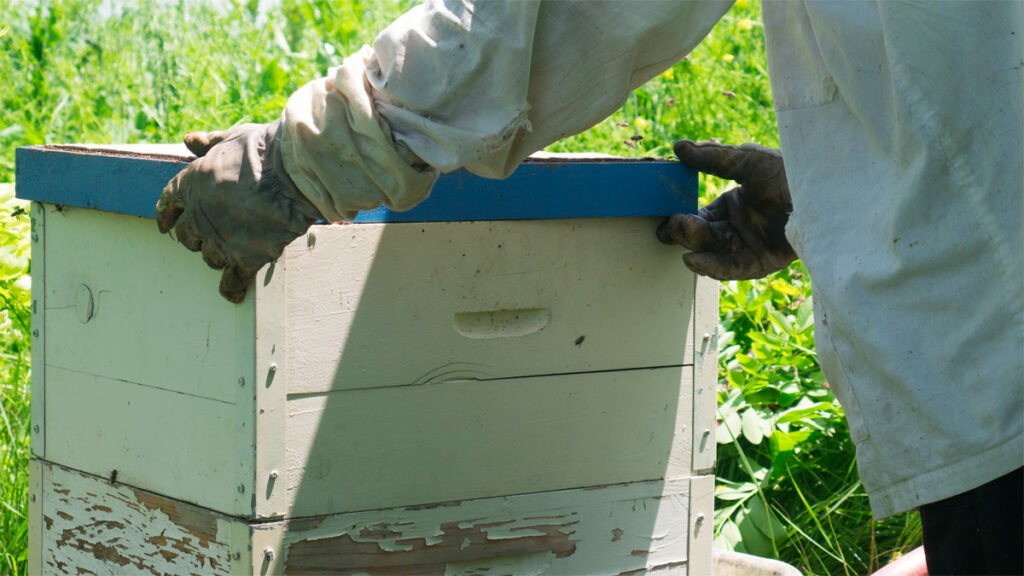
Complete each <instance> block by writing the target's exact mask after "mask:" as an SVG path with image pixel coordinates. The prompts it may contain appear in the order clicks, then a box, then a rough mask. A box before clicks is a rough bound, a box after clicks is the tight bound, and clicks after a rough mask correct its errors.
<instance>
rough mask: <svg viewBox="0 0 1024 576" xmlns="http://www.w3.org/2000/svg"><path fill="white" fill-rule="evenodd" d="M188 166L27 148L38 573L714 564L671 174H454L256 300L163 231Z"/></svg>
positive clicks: (288, 264) (333, 243)
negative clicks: (662, 234) (660, 231)
mask: <svg viewBox="0 0 1024 576" xmlns="http://www.w3.org/2000/svg"><path fill="white" fill-rule="evenodd" d="M186 160H187V154H186V153H184V148H178V147H172V148H169V149H168V148H166V147H161V148H157V147H152V148H145V147H144V148H132V149H124V148H121V149H112V148H88V149H84V148H69V147H49V148H28V149H21V150H19V151H18V165H17V166H18V174H17V184H18V194H19V196H21V197H23V198H28V199H31V200H33V201H34V203H33V208H32V218H33V227H32V240H33V263H32V275H33V278H32V281H33V303H32V306H33V323H34V325H33V338H34V339H33V384H32V386H33V388H32V398H33V404H32V419H33V428H32V430H33V432H32V451H33V454H34V456H35V459H34V460H33V462H32V465H31V484H32V488H31V518H30V532H31V537H30V549H31V553H30V556H31V558H30V572H31V573H33V574H44V573H45V574H65V573H76V572H79V571H82V573H96V574H120V573H140V574H150V573H152V574H165V573H166V574H242V573H253V574H261V575H262V574H280V573H287V574H384V575H391V574H452V575H456V574H466V575H468V574H484V573H487V574H506V573H508V574H557V575H573V574H580V575H596V574H644V573H648V572H657V573H658V574H661V573H670V574H696V575H705V574H708V573H709V572H710V563H711V528H712V526H711V524H712V490H713V484H714V482H713V476H712V469H713V466H714V450H715V442H714V437H713V429H714V417H715V393H714V384H715V382H714V380H715V357H714V350H715V338H714V333H715V327H716V325H717V286H716V285H715V284H714V283H713V282H709V281H706V280H703V279H698V278H696V277H695V276H694V275H692V274H691V273H690V272H689V271H687V270H686V269H685V267H684V266H683V265H682V262H681V259H680V253H679V250H678V249H677V248H673V247H666V246H662V245H660V244H658V242H657V241H656V240H655V238H654V230H655V228H656V226H657V224H658V222H660V220H661V217H662V216H663V215H666V214H669V213H672V212H678V211H692V210H693V208H694V204H695V194H696V186H695V179H694V176H693V174H691V173H688V172H686V171H685V170H684V169H683V168H682V167H681V166H680V165H679V164H678V163H674V162H626V161H607V160H606V161H572V162H568V161H554V160H550V159H549V160H543V161H533V162H528V163H526V164H524V165H523V166H522V167H520V169H519V170H518V171H517V172H516V173H515V174H514V175H513V176H512V177H511V178H509V179H508V180H505V181H494V180H484V179H480V178H476V177H472V176H470V175H468V174H464V173H456V174H452V175H448V176H445V177H443V178H442V179H441V181H440V182H439V183H438V185H437V186H436V187H435V190H434V192H433V194H432V196H431V198H430V199H429V200H428V201H426V202H425V203H424V204H422V205H421V206H420V207H418V208H417V209H415V210H413V211H410V212H406V213H393V212H389V211H387V210H384V209H381V210H377V211H373V212H367V213H364V214H363V215H361V216H360V219H359V220H357V222H356V223H351V224H346V225H324V226H314V227H313V228H312V229H311V230H310V231H309V233H308V234H307V235H305V236H303V237H301V238H299V239H297V240H296V241H295V242H294V243H293V244H292V245H291V246H289V247H288V248H287V250H286V251H285V254H284V255H283V256H282V258H281V259H280V260H279V261H278V262H277V263H276V264H274V265H270V266H268V267H266V268H265V269H264V270H263V271H262V272H261V273H260V274H259V276H258V278H257V281H256V285H255V288H254V289H252V290H250V292H249V294H248V296H247V297H246V300H245V301H244V302H243V303H241V304H238V305H234V304H230V303H228V302H226V301H224V300H222V299H221V298H220V296H219V295H218V294H217V283H218V273H217V272H215V271H213V270H210V269H208V268H206V266H205V265H204V264H203V263H202V261H201V259H200V258H199V256H198V255H196V254H193V253H190V252H188V251H186V250H185V249H184V248H182V247H181V246H180V245H178V244H177V243H176V242H175V241H174V240H172V239H170V238H169V237H167V236H162V235H160V234H159V233H158V232H157V230H156V225H155V223H154V222H153V220H152V217H151V214H152V211H153V206H154V204H155V202H156V198H157V196H158V194H159V191H160V189H161V188H162V186H163V184H164V183H165V182H166V181H167V180H168V179H169V178H170V177H171V176H172V175H173V174H174V173H176V172H177V171H178V170H180V169H181V168H182V167H183V166H184V165H185V161H186Z"/></svg>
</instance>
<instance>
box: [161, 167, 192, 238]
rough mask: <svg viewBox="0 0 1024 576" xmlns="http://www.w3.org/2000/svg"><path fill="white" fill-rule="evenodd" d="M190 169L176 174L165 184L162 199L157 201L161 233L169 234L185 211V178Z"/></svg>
mask: <svg viewBox="0 0 1024 576" xmlns="http://www.w3.org/2000/svg"><path fill="white" fill-rule="evenodd" d="M187 172H188V169H185V170H183V171H181V172H179V173H178V174H176V175H175V176H174V178H172V179H171V181H170V182H168V183H167V185H166V186H164V189H163V191H162V192H161V193H160V199H159V200H157V201H156V225H157V227H158V228H160V233H161V234H167V233H168V232H170V231H171V230H172V229H173V228H174V224H175V223H176V222H177V221H178V218H179V217H180V216H181V213H182V212H184V211H185V198H184V186H183V180H184V178H185V174H186V173H187Z"/></svg>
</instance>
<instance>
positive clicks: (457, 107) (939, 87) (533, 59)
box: [157, 0, 1024, 574]
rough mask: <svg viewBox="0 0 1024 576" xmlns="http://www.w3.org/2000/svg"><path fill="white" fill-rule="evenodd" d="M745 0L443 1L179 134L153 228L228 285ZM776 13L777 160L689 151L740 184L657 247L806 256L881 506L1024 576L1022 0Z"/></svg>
mask: <svg viewBox="0 0 1024 576" xmlns="http://www.w3.org/2000/svg"><path fill="white" fill-rule="evenodd" d="M729 4H730V2H728V1H701V2H685V1H678V2H665V1H659V2H644V3H642V4H641V3H637V2H624V1H622V2H596V1H583V0H579V1H569V0H554V1H544V0H538V1H526V0H519V1H516V2H475V3H474V2H471V1H468V0H467V1H464V2H458V1H454V0H453V1H450V2H444V1H441V0H438V1H428V2H427V3H426V4H423V5H419V6H417V7H415V8H413V9H412V10H411V11H410V12H408V13H407V14H405V15H404V16H402V17H401V18H399V19H398V20H397V21H395V22H394V23H393V24H392V25H391V26H390V27H388V28H387V29H386V30H384V32H383V33H381V34H380V36H378V37H377V39H376V40H375V41H374V43H373V46H372V47H366V48H363V49H362V50H361V51H359V52H358V53H356V54H353V55H351V56H350V57H348V58H347V59H345V60H344V63H343V64H342V65H341V66H338V67H336V68H332V69H331V70H329V71H328V73H327V76H326V77H324V78H320V79H318V80H315V81H313V82H310V83H309V84H307V85H306V86H304V87H303V88H301V89H300V90H299V91H297V92H296V93H295V94H293V95H292V96H291V97H290V99H289V100H288V104H287V106H286V107H285V110H284V112H283V114H282V116H281V118H280V120H278V121H275V122H273V123H270V124H260V125H254V124H250V125H241V126H236V127H234V128H232V129H231V130H228V131H226V132H216V133H202V134H191V135H189V136H188V137H187V139H186V141H187V144H188V145H189V147H190V148H191V149H192V150H193V151H194V152H195V153H196V154H197V155H199V156H201V158H199V159H198V160H196V161H195V162H193V163H192V164H191V165H190V166H189V167H188V168H187V169H185V170H184V171H183V172H182V173H181V174H179V175H178V176H177V177H175V178H174V180H172V181H171V182H170V183H169V184H168V186H167V188H166V189H165V190H164V193H163V196H162V197H161V199H160V201H159V203H158V205H157V217H158V223H159V226H160V229H161V230H162V231H164V232H167V231H169V230H171V229H172V228H173V229H174V230H175V231H176V234H177V237H178V238H179V239H180V241H181V242H182V243H183V244H184V245H185V246H186V247H188V248H189V249H190V250H200V251H202V255H203V258H204V260H205V261H206V262H207V264H209V265H210V266H213V267H215V268H218V269H220V268H223V269H224V273H223V277H222V283H221V293H222V294H223V295H224V296H225V297H226V298H227V299H229V300H231V301H234V302H237V301H239V300H241V299H242V298H243V297H244V295H245V291H246V288H247V286H248V285H249V284H250V282H251V281H252V279H253V277H254V275H255V273H256V271H257V270H258V269H259V268H260V267H261V266H263V265H264V264H265V263H267V262H269V261H271V260H273V259H275V258H276V257H277V256H278V255H280V253H281V251H282V249H283V247H284V246H285V245H286V244H288V243H289V242H290V241H291V240H292V239H293V238H295V237H296V236H298V235H301V234H302V233H303V232H304V231H305V230H306V229H307V227H308V226H309V225H310V224H311V223H313V222H314V221H316V220H318V219H321V218H324V219H327V220H339V219H343V218H348V217H351V216H352V215H353V214H355V213H356V212H357V211H359V210H366V209H370V208H374V207H376V206H378V205H380V204H385V205H387V206H388V207H390V208H393V209H395V210H403V209H407V208H410V207H412V206H414V205H416V204H417V203H418V202H420V201H422V200H423V199H424V198H425V197H426V196H427V194H428V193H429V191H430V189H431V186H432V185H433V183H434V181H435V180H436V178H437V175H438V173H440V172H448V171H451V170H455V169H457V168H465V169H467V170H469V171H471V172H474V173H476V174H479V175H482V176H488V177H498V178H500V177H504V176H507V175H508V174H509V173H511V172H512V171H513V170H514V169H515V168H516V166H517V165H518V164H519V163H520V162H521V161H522V160H523V159H524V158H525V157H526V156H527V155H529V154H530V153H532V152H534V151H536V150H539V149H541V148H543V147H544V146H546V145H548V144H550V143H552V142H554V141H556V140H558V139H559V138H562V137H565V136H568V135H571V134H575V133H577V132H580V131H582V130H584V129H586V128H588V127H590V126H592V125H593V124H595V123H597V122H599V121H600V120H602V119H604V118H605V117H606V116H608V115H609V114H611V113H612V112H613V111H615V110H616V109H617V108H618V107H619V106H621V104H622V103H623V102H624V100H625V99H626V97H627V95H628V94H629V93H630V91H631V90H633V89H634V88H636V87H638V86H640V85H641V84H643V83H644V82H645V81H647V80H649V79H650V78H652V77H654V76H655V75H657V74H659V73H660V72H662V71H664V70H665V69H667V68H669V67H670V66H672V65H673V64H674V63H676V62H677V61H679V60H680V59H681V58H682V57H683V56H684V55H686V54H687V52H689V51H690V50H691V49H692V48H693V47H694V46H695V45H696V44H698V43H699V42H700V40H701V39H702V38H703V37H704V36H705V35H706V34H707V33H708V32H709V30H710V29H711V28H712V27H713V26H714V24H715V22H716V21H717V20H718V19H719V18H720V17H721V16H722V15H723V13H724V12H725V11H726V10H727V9H728V7H729ZM763 17H764V28H765V35H766V38H767V48H768V60H769V69H770V74H771V82H772V90H773V94H774V100H775V106H776V108H777V116H778V129H779V134H780V137H781V141H782V152H781V155H780V154H779V153H778V152H777V151H774V150H768V149H764V148H761V147H758V146H752V145H747V146H743V147H730V146H723V145H717V144H710V143H708V144H694V143H692V142H680V143H678V144H677V145H676V153H677V154H678V155H679V157H680V159H681V160H682V161H683V162H684V163H686V164H688V165H690V166H691V167H694V168H696V169H698V170H702V171H706V172H710V173H715V174H718V175H721V176H723V177H726V178H730V179H733V180H736V181H737V182H738V183H739V184H740V186H739V187H738V188H736V189H734V190H732V191H729V192H727V193H725V194H724V195H722V196H721V197H720V198H719V199H718V200H716V201H715V202H714V203H712V204H711V205H709V206H708V207H706V208H705V209H704V210H702V211H701V212H700V213H699V215H697V216H693V215H689V216H684V215H677V216H674V217H672V218H671V219H669V220H668V221H666V222H665V223H664V224H663V225H662V226H661V228H660V229H659V231H658V236H659V238H660V239H661V240H662V241H666V242H675V243H679V244H682V245H683V246H685V247H687V248H689V249H690V250H691V252H690V253H689V254H687V255H686V256H685V261H686V264H687V265H688V266H690V267H691V268H692V269H694V270H695V271H697V272H699V273H701V274H706V275H710V276H713V277H716V278H719V279H746V278H754V277H759V276H763V275H766V274H770V273H772V272H774V271H777V270H779V269H781V268H783V267H785V266H786V265H788V264H789V263H790V262H791V261H792V260H793V259H794V258H795V257H796V256H797V255H799V257H800V258H802V259H803V262H804V264H805V265H806V267H807V269H808V270H809V271H810V273H811V275H812V277H813V281H814V302H815V321H816V327H815V329H816V341H817V352H818V357H819V359H820V362H821V365H822V368H823V369H824V371H825V374H826V376H827V378H828V381H829V383H830V385H831V386H832V389H833V390H834V392H835V394H836V396H837V397H838V398H839V400H840V401H841V403H842V405H843V407H844V409H845V411H846V414H847V417H848V419H849V424H850V433H851V435H852V437H853V440H854V442H855V444H856V446H857V460H858V463H859V466H860V473H861V477H862V479H863V483H864V486H865V488H866V489H867V492H868V495H869V496H870V499H871V506H872V509H873V511H874V514H875V516H876V517H878V518H882V517H885V516H889V515H890V514H894V513H897V512H901V511H905V510H910V509H913V508H920V510H921V516H922V522H923V526H924V541H925V551H926V556H927V559H928V565H929V568H930V570H931V571H932V573H933V574H938V573H957V574H960V573H980V572H986V571H987V572H991V573H1013V574H1020V573H1021V572H1022V568H1021V562H1022V551H1021V546H1022V541H1024V537H1022V524H1024V520H1022V514H1024V504H1022V502H1021V497H1022V493H1024V480H1022V474H1021V467H1022V465H1024V270H1022V269H1024V256H1022V248H1024V235H1022V220H1024V207H1022V199H1024V149H1022V141H1024V115H1022V105H1024V87H1022V86H1024V85H1022V62H1024V44H1022V36H1024V2H1019V1H1012V0H1011V1H992V2H931V3H919V2H913V3H911V2H895V1H877V2H871V1H856V2H852V1H840V2H815V1H813V0H807V1H805V2H795V1H780V2H775V1H772V0H765V1H764V6H763ZM701 136H702V137H710V136H714V135H713V134H708V135H701ZM783 157H784V158H785V166H784V167H783V164H782V158H783ZM623 193H624V194H628V193H629V191H628V190H623ZM790 197H791V198H790ZM652 241H653V239H652ZM1007 498H1010V499H1009V500H1007Z"/></svg>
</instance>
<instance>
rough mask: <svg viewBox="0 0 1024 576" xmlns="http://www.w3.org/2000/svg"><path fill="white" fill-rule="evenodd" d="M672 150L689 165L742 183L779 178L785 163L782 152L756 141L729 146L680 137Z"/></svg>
mask: <svg viewBox="0 0 1024 576" xmlns="http://www.w3.org/2000/svg"><path fill="white" fill-rule="evenodd" d="M672 149H673V150H674V151H675V153H676V156H677V157H678V158H679V161H680V162H682V163H683V164H684V165H686V166H687V167H689V168H692V169H694V170H697V171H698V172H704V173H706V174H711V175H713V176H718V177H719V178H725V179H727V180H733V181H735V182H739V183H741V184H742V183H744V182H747V181H751V180H765V179H767V178H770V177H775V176H777V175H778V173H779V170H780V167H781V165H782V160H781V158H782V157H781V155H779V153H778V151H776V150H773V149H771V148H765V147H763V146H758V145H756V144H743V145H742V146H729V145H726V144H719V143H718V142H700V143H697V142H693V141H691V140H680V141H678V142H676V143H675V145H674V146H673V147H672Z"/></svg>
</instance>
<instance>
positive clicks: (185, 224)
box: [174, 213, 203, 252]
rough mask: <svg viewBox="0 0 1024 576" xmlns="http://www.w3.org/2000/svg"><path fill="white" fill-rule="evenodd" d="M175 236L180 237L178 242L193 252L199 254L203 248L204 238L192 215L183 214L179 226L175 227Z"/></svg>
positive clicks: (179, 219)
mask: <svg viewBox="0 0 1024 576" xmlns="http://www.w3.org/2000/svg"><path fill="white" fill-rule="evenodd" d="M174 235H175V236H177V237H178V242H180V243H181V244H182V245H183V246H184V247H185V248H188V249H189V250H191V251H192V252H198V251H199V250H201V249H202V248H203V237H202V235H201V234H200V233H199V229H198V227H197V226H196V221H195V218H194V217H193V215H192V214H186V213H183V214H182V216H181V217H180V218H178V222H177V224H175V225H174Z"/></svg>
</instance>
